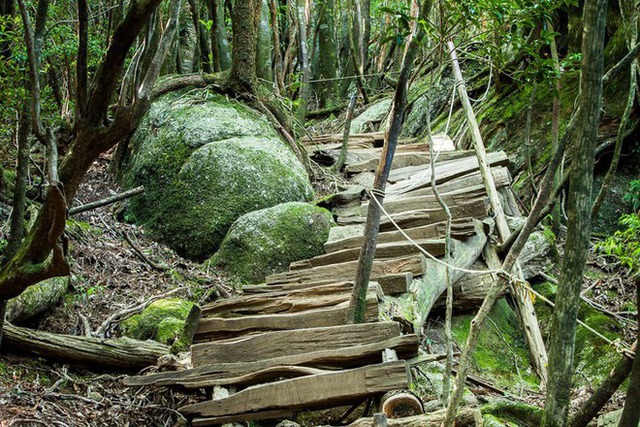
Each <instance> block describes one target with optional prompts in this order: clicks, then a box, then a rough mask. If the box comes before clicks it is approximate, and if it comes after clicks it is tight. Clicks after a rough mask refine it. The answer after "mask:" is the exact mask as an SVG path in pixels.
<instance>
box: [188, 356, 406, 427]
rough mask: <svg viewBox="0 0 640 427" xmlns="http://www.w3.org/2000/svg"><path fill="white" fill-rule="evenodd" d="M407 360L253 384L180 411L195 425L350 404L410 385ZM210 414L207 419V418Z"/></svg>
mask: <svg viewBox="0 0 640 427" xmlns="http://www.w3.org/2000/svg"><path fill="white" fill-rule="evenodd" d="M407 370H408V367H407V364H406V362H405V361H397V362H391V363H383V364H379V365H370V366H365V367H363V368H356V369H351V370H346V371H340V372H332V373H325V374H320V375H312V376H305V377H301V378H294V379H289V380H284V381H278V382H275V383H268V384H262V385H258V386H253V387H249V388H247V389H244V390H242V391H240V392H238V393H236V394H233V395H231V396H229V397H227V398H224V399H219V400H214V401H208V402H201V403H196V404H192V405H187V406H183V407H182V408H179V411H180V412H181V413H182V414H183V415H185V416H186V417H187V418H190V419H193V418H196V420H194V425H196V422H197V425H203V426H204V425H213V424H220V423H223V422H224V423H226V422H232V421H242V420H245V419H246V418H245V415H246V414H247V413H252V412H258V411H265V410H269V411H277V410H286V411H287V412H291V411H296V410H303V409H304V410H307V409H318V408H326V407H332V406H336V405H342V404H348V403H351V402H354V401H357V400H359V399H362V398H363V397H366V396H370V395H373V394H377V393H383V392H385V391H388V390H391V389H396V388H406V387H407V385H408V371H407ZM205 418H206V419H205Z"/></svg>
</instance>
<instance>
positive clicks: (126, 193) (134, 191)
mask: <svg viewBox="0 0 640 427" xmlns="http://www.w3.org/2000/svg"><path fill="white" fill-rule="evenodd" d="M142 193H144V187H143V186H142V185H141V186H140V187H136V188H132V189H131V190H127V191H123V192H122V193H119V194H115V195H113V196H109V197H105V198H104V199H100V200H96V201H95V202H91V203H85V204H84V205H80V206H76V207H74V208H71V209H69V215H76V214H79V213H81V212H86V211H90V210H92V209H96V208H100V207H102V206H107V205H110V204H112V203H115V202H119V201H120V200H125V199H128V198H130V197H133V196H137V195H138V194H142Z"/></svg>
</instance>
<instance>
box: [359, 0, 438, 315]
mask: <svg viewBox="0 0 640 427" xmlns="http://www.w3.org/2000/svg"><path fill="white" fill-rule="evenodd" d="M430 9H431V1H430V0H425V1H424V2H423V4H422V5H421V8H420V16H421V17H424V18H426V17H428V16H429V10H430ZM423 37H424V31H423V29H422V27H420V28H419V29H418V32H417V33H416V34H415V36H414V39H412V40H410V41H409V44H408V45H407V49H406V51H405V56H404V59H403V61H402V70H401V71H400V76H399V77H398V85H397V87H396V92H395V96H394V98H393V106H392V109H391V113H390V114H389V121H388V122H387V130H386V135H385V144H384V148H383V150H382V155H381V157H380V164H379V165H378V168H377V169H376V176H375V180H374V183H373V190H372V191H371V197H372V200H371V202H370V203H369V209H368V213H367V222H366V225H365V234H364V240H363V242H362V250H361V252H360V259H359V261H358V269H357V273H356V279H355V283H354V285H353V293H352V296H351V302H350V304H349V309H348V310H347V322H349V323H361V322H363V321H364V317H365V314H366V295H367V288H368V286H369V278H370V276H371V267H372V265H373V258H374V256H375V251H376V244H377V241H378V233H379V228H380V214H381V209H380V207H381V206H382V203H383V200H384V189H385V187H386V184H387V179H388V177H389V172H390V171H391V163H392V162H393V155H394V154H395V150H396V146H397V145H398V137H399V136H400V131H401V130H402V121H403V119H404V109H405V107H406V104H407V92H408V90H409V77H410V75H411V70H412V68H413V61H414V58H415V54H416V51H417V50H418V49H417V45H418V44H419V43H420V41H421V40H422V38H423Z"/></svg>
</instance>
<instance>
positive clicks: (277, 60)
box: [269, 0, 284, 94]
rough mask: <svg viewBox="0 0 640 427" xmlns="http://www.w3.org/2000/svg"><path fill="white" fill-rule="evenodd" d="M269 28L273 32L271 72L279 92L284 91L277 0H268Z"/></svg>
mask: <svg viewBox="0 0 640 427" xmlns="http://www.w3.org/2000/svg"><path fill="white" fill-rule="evenodd" d="M269 5H270V11H271V30H272V32H273V74H274V76H275V80H276V85H277V87H278V91H279V92H280V94H283V93H284V66H283V62H282V52H281V51H280V27H279V25H278V0H270V2H269Z"/></svg>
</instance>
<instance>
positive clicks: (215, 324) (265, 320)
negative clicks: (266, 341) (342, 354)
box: [195, 292, 378, 342]
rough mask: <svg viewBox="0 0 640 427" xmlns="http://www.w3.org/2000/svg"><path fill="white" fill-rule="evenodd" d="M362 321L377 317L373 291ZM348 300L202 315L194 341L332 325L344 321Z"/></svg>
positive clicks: (372, 320) (368, 299)
mask: <svg viewBox="0 0 640 427" xmlns="http://www.w3.org/2000/svg"><path fill="white" fill-rule="evenodd" d="M366 301H367V310H366V321H367V322H376V321H377V320H378V299H377V296H376V294H375V293H373V292H369V293H368V294H367V300H366ZM347 306H348V301H345V302H344V303H340V304H337V305H336V306H334V307H329V308H319V309H314V310H307V311H301V312H297V313H282V314H271V315H261V316H243V317H235V318H230V319H225V318H219V317H214V318H211V317H209V318H205V319H202V320H201V321H200V324H199V325H198V330H197V332H196V337H195V342H202V341H205V340H219V339H225V338H233V337H237V336H239V335H243V334H247V333H251V332H258V331H276V330H291V329H299V328H316V327H322V326H336V325H341V324H343V323H344V316H345V313H346V309H347Z"/></svg>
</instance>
